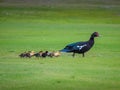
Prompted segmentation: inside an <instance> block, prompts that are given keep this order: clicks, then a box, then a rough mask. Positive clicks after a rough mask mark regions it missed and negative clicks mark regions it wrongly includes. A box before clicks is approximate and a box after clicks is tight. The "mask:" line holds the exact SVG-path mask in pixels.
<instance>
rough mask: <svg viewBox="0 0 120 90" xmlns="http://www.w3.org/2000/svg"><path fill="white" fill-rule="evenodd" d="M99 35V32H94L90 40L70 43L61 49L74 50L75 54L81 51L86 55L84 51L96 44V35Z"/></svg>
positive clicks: (64, 50)
mask: <svg viewBox="0 0 120 90" xmlns="http://www.w3.org/2000/svg"><path fill="white" fill-rule="evenodd" d="M98 36H99V34H98V32H94V33H93V34H92V35H91V37H90V39H89V40H88V41H85V42H76V43H72V44H69V45H67V46H66V47H65V48H64V49H62V50H60V51H61V52H73V56H75V53H79V54H82V55H83V57H84V53H85V52H87V51H88V50H90V49H91V48H92V46H93V45H94V37H98Z"/></svg>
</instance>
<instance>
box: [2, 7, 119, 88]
mask: <svg viewBox="0 0 120 90" xmlns="http://www.w3.org/2000/svg"><path fill="white" fill-rule="evenodd" d="M0 10H1V11H0V13H1V14H0V90H67V89H68V90H119V89H120V69H119V68H120V61H119V60H120V47H119V46H120V42H119V41H120V37H119V36H120V17H119V16H117V15H118V13H119V9H116V10H104V9H100V8H95V9H92V11H91V10H89V9H80V10H79V9H68V8H67V9H66V8H65V9H64V8H51V9H49V8H45V7H44V8H43V7H41V8H40V7H37V8H35V7H34V8H32V9H31V8H28V7H27V8H25V7H23V8H19V7H16V8H14V7H1V8H0ZM94 31H97V32H99V33H100V34H101V37H99V38H96V39H95V45H94V47H93V48H92V49H91V50H90V51H89V52H87V53H86V56H85V58H82V56H81V55H76V57H75V58H72V56H71V54H66V53H62V55H61V56H60V57H58V58H46V59H36V58H35V57H33V58H31V59H21V58H19V57H18V55H19V54H20V53H21V52H24V51H29V50H34V51H36V52H37V51H40V50H49V51H52V50H60V49H62V48H63V47H64V46H65V45H66V44H68V43H71V42H76V41H86V40H88V39H89V37H90V35H91V33H92V32H94Z"/></svg>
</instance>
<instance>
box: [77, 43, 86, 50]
mask: <svg viewBox="0 0 120 90" xmlns="http://www.w3.org/2000/svg"><path fill="white" fill-rule="evenodd" d="M85 46H87V44H84V45H81V46H79V45H78V46H77V48H79V50H81V49H82V48H83V47H85Z"/></svg>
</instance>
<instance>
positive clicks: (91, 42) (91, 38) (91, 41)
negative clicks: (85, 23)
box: [88, 36, 94, 46]
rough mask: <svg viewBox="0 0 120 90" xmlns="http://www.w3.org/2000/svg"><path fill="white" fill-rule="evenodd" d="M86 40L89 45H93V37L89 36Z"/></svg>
mask: <svg viewBox="0 0 120 90" xmlns="http://www.w3.org/2000/svg"><path fill="white" fill-rule="evenodd" d="M88 42H89V44H90V45H91V46H93V45H94V37H93V36H91V37H90V39H89V41H88Z"/></svg>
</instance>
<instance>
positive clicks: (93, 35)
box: [91, 32, 99, 37]
mask: <svg viewBox="0 0 120 90" xmlns="http://www.w3.org/2000/svg"><path fill="white" fill-rule="evenodd" d="M91 36H92V37H99V33H98V32H94V33H93V34H92V35H91Z"/></svg>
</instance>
